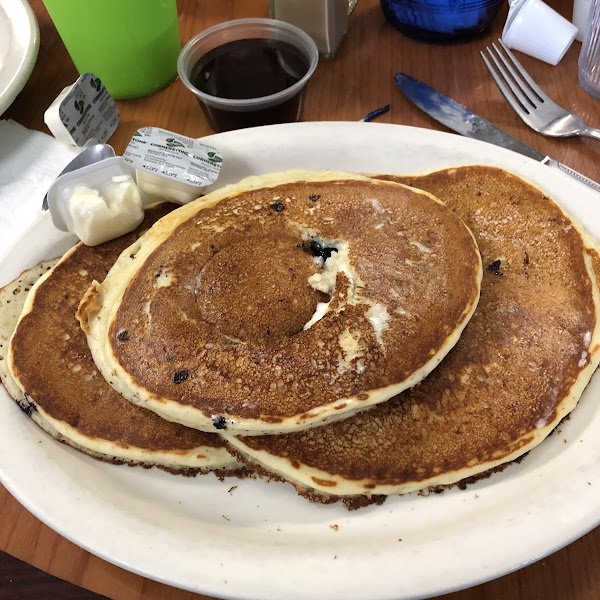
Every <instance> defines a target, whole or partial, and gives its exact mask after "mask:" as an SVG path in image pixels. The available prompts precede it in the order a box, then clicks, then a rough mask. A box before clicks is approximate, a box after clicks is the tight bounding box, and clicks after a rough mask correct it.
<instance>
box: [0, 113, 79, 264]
mask: <svg viewBox="0 0 600 600" xmlns="http://www.w3.org/2000/svg"><path fill="white" fill-rule="evenodd" d="M78 153H79V149H77V148H74V147H70V146H65V145H64V144H62V143H60V142H59V141H57V140H56V139H55V138H53V137H51V136H49V135H47V134H45V133H41V132H40V131H32V130H31V129H27V128H26V127H23V126H22V125H19V124H18V123H16V122H15V121H11V120H0V257H1V256H2V255H3V254H4V253H5V252H6V250H7V249H8V247H9V246H10V245H11V244H12V243H13V242H14V241H15V240H16V239H17V238H18V237H19V235H20V234H21V233H22V232H23V231H24V230H25V229H26V228H27V227H28V226H29V225H31V223H33V221H35V219H36V218H37V217H38V216H39V215H40V213H41V212H42V200H43V199H44V196H45V195H46V192H47V191H48V188H49V187H50V185H51V184H52V182H53V181H54V179H56V176H57V175H58V174H59V173H60V172H61V171H62V170H63V169H64V168H65V166H66V165H67V163H68V162H69V161H71V160H72V159H73V158H74V157H75V156H76V155H77V154H78Z"/></svg>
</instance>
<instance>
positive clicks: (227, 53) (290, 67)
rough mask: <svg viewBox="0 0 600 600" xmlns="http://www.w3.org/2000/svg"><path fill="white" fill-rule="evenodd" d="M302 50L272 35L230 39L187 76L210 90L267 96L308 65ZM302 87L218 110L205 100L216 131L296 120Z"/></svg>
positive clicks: (221, 95)
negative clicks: (246, 106)
mask: <svg viewBox="0 0 600 600" xmlns="http://www.w3.org/2000/svg"><path fill="white" fill-rule="evenodd" d="M308 67H309V64H308V61H307V59H306V56H305V55H304V54H303V53H302V52H301V51H300V50H298V49H297V48H296V47H295V46H293V45H291V44H289V43H287V42H283V41H280V40H274V39H263V38H253V39H246V40H235V41H233V42H228V43H227V44H223V45H222V46H218V47H217V48H215V49H213V50H211V51H210V52H208V53H207V54H205V55H204V56H203V57H202V58H201V59H200V60H199V61H198V62H197V63H196V64H195V65H194V67H193V69H192V72H191V78H190V79H191V82H192V84H193V85H194V86H195V87H196V88H197V89H198V90H200V91H202V92H204V93H205V94H209V95H211V96H216V97H219V98H229V99H237V100H241V99H249V98H261V97H263V96H270V95H271V94H276V93H277V92H280V91H282V90H285V89H287V88H289V87H290V86H292V85H294V83H296V82H297V81H299V80H300V79H302V77H304V75H305V74H306V72H307V71H308ZM303 95H304V93H303V90H301V91H299V92H298V93H297V94H295V95H294V96H292V97H291V98H289V99H287V100H285V101H283V102H281V103H279V104H276V105H275V106H270V107H268V108H264V109H261V110H250V111H239V110H235V109H234V110H222V109H219V108H215V107H213V106H208V105H206V104H204V103H203V102H202V101H201V100H200V99H199V102H200V106H201V107H202V110H203V111H204V114H205V115H206V117H207V119H208V121H209V123H210V125H211V127H212V128H213V129H215V130H216V131H227V130H230V129H241V128H244V127H254V126H257V125H270V124H273V123H289V122H292V121H296V120H297V119H298V117H299V114H300V110H301V107H302V98H303Z"/></svg>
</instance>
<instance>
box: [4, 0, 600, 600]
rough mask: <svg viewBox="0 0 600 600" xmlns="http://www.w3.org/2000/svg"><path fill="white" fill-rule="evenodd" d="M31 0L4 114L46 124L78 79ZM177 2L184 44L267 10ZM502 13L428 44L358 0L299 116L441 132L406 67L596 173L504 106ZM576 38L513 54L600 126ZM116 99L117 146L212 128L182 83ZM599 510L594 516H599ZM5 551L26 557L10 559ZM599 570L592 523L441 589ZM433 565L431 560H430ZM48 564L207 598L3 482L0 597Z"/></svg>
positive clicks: (82, 575) (531, 588) (145, 592)
mask: <svg viewBox="0 0 600 600" xmlns="http://www.w3.org/2000/svg"><path fill="white" fill-rule="evenodd" d="M548 3H549V4H550V5H551V6H553V7H554V8H555V9H556V10H558V11H559V12H561V13H562V14H563V15H564V16H566V17H567V18H570V16H571V11H572V2H571V0H549V1H548ZM30 4H31V6H32V8H33V9H34V11H35V13H36V16H37V18H38V21H39V25H40V34H41V45H40V52H39V57H38V60H37V63H36V66H35V68H34V71H33V74H32V77H31V79H30V80H29V82H28V83H27V85H26V86H25V88H24V90H23V91H22V92H21V94H20V95H19V96H18V97H17V99H16V101H15V102H14V104H13V105H12V107H11V108H10V109H9V110H8V111H7V112H6V113H5V114H4V118H12V119H14V120H16V121H18V122H19V123H21V124H22V125H25V126H27V127H30V128H32V129H38V130H40V131H46V132H47V129H46V127H45V125H44V123H43V112H44V110H45V109H46V108H47V107H48V106H49V105H50V103H51V102H52V101H53V100H54V98H55V97H56V96H57V95H58V94H59V92H60V91H61V90H62V89H63V88H64V87H65V86H67V85H69V84H71V83H73V82H74V81H75V79H76V78H77V76H78V73H77V71H76V70H75V67H74V66H73V63H72V61H71V60H70V58H69V56H68V54H67V52H66V50H65V47H64V45H63V43H62V41H61V40H60V38H59V36H58V34H57V32H56V30H55V28H54V26H53V24H52V22H51V20H50V18H49V16H48V13H47V12H46V10H45V8H44V6H43V4H42V2H41V0H30ZM178 9H179V15H180V29H181V37H182V42H183V43H185V42H187V40H189V39H190V38H191V37H192V36H193V35H195V34H196V33H198V32H199V31H201V30H202V29H204V28H206V27H208V26H211V25H214V24H216V23H219V22H222V21H225V20H228V19H232V18H238V17H256V16H267V15H268V2H267V0H218V1H211V0H180V1H178ZM506 12H507V8H506V7H503V8H502V10H501V12H500V14H499V15H498V17H497V19H496V20H495V22H494V24H493V26H492V28H491V30H490V31H489V32H488V33H486V34H484V35H483V36H481V37H480V38H478V39H475V40H470V41H468V42H464V43H458V44H452V45H439V44H425V43H422V42H417V41H414V40H411V39H409V38H407V37H404V36H402V35H401V34H400V33H399V32H397V31H396V30H394V29H393V28H392V27H391V26H390V25H389V24H388V23H386V22H385V20H384V18H383V16H382V13H381V10H380V7H379V2H378V1H377V0H358V4H357V6H356V9H355V10H354V12H353V13H352V15H351V17H350V22H349V28H348V33H347V36H346V39H345V40H344V42H343V44H342V46H341V48H340V50H339V52H338V54H337V56H336V57H335V58H334V59H333V60H331V61H327V62H326V61H322V62H321V63H320V64H319V66H318V68H317V70H316V72H315V74H314V76H313V78H312V80H311V81H310V84H309V87H308V90H307V95H306V101H305V106H304V112H303V120H305V121H331V120H340V121H344V120H349V121H357V120H359V119H360V118H362V117H363V116H365V115H366V114H367V113H369V112H370V111H371V110H373V109H375V108H378V107H380V106H383V105H385V104H390V105H391V110H390V112H389V113H387V114H386V115H384V116H383V117H381V118H380V119H379V120H380V121H381V122H388V123H399V124H405V125H414V126H418V127H426V128H431V129H439V130H444V128H443V127H442V126H441V125H439V124H438V123H437V122H435V121H434V120H432V119H431V118H430V117H428V116H427V115H425V114H424V113H422V112H420V111H419V110H418V109H417V108H415V107H414V106H412V105H411V104H410V103H409V102H408V101H407V100H406V99H405V98H404V97H403V96H402V95H401V94H400V93H399V92H398V91H397V90H396V88H395V86H394V83H393V80H392V78H393V75H394V74H395V73H396V72H399V71H403V72H405V73H408V74H410V75H413V76H415V77H417V78H418V79H420V80H422V81H424V82H425V83H427V84H429V85H431V86H432V87H434V88H436V89H437V90H439V91H441V92H443V93H444V94H446V95H448V96H450V97H451V98H453V99H455V100H456V101H458V102H460V103H461V104H464V105H465V106H468V107H469V108H471V109H472V110H473V111H475V112H477V113H478V114H480V115H482V116H484V117H485V118H487V119H489V120H490V121H492V122H493V123H495V124H496V125H498V126H499V127H501V128H503V129H504V130H506V131H507V132H509V133H510V134H512V135H514V136H515V137H518V138H519V139H521V140H522V141H524V142H526V143H527V144H530V145H531V146H533V147H535V148H537V149H538V150H539V151H541V152H543V153H546V154H548V155H550V156H552V157H553V158H555V159H557V160H559V161H561V162H563V163H565V164H567V165H569V166H571V167H573V168H575V169H577V170H578V171H580V172H581V173H583V174H584V175H587V176H588V177H591V178H592V179H596V180H600V142H598V141H595V140H590V139H583V138H571V139H552V138H545V137H543V136H541V135H539V134H537V133H535V132H533V131H531V130H530V129H528V128H527V127H526V126H525V125H524V124H523V123H522V122H521V121H520V119H519V118H518V117H517V116H516V115H515V114H514V113H513V112H512V110H511V109H510V108H509V107H508V105H507V104H506V103H505V101H504V99H503V98H502V96H501V95H500V93H499V91H498V90H497V88H496V86H495V85H494V83H493V82H492V80H491V78H490V77H489V75H488V74H487V71H486V70H485V67H484V65H483V62H482V61H481V58H480V57H479V50H480V49H482V48H483V47H484V46H485V45H487V44H489V43H490V42H492V41H494V40H496V39H497V38H498V37H499V36H500V34H501V31H502V25H503V23H504V20H505V17H506ZM580 47H581V45H580V44H579V43H578V42H575V43H574V44H573V46H572V47H571V48H570V50H569V51H568V52H567V54H566V56H565V57H564V58H563V60H562V61H561V63H560V64H559V65H558V66H557V67H552V66H550V65H547V64H545V63H542V62H540V61H537V60H535V59H533V58H530V57H527V56H523V55H519V58H520V59H521V60H522V63H523V64H524V66H525V67H526V68H527V69H528V70H529V71H530V73H531V74H532V76H533V77H534V79H536V80H537V82H538V83H539V85H540V86H541V87H542V88H544V89H545V90H546V92H547V93H548V94H549V95H550V96H551V97H553V98H554V99H555V101H556V102H558V103H559V104H561V105H562V106H564V107H565V108H568V109H569V110H572V111H574V112H576V113H577V114H579V115H580V116H581V117H582V118H583V119H584V120H586V121H587V122H588V124H589V125H591V126H594V127H598V128H600V102H599V101H597V100H594V99H593V98H591V97H590V96H589V95H587V94H586V93H585V92H584V91H583V90H582V89H581V88H580V87H579V84H578V81H577V56H578V53H579V49H580ZM118 106H119V110H120V114H121V122H120V126H119V129H118V130H117V132H116V133H115V134H114V136H113V137H112V139H111V140H110V141H111V144H112V145H113V146H114V147H115V150H116V151H117V153H122V152H123V150H124V149H125V147H126V145H127V143H128V141H129V139H130V138H131V135H132V134H133V132H134V131H135V130H136V129H137V128H138V127H142V126H145V125H154V126H160V127H165V128H166V129H170V130H172V131H177V132H180V133H183V134H185V135H188V136H192V137H201V136H204V135H207V134H210V133H212V132H211V130H210V128H209V126H208V124H207V123H206V120H205V119H204V116H203V114H202V112H201V111H200V109H199V107H198V105H197V103H196V101H195V99H194V98H193V96H192V95H191V94H190V93H189V92H188V91H187V89H186V88H185V87H184V86H183V84H182V83H181V82H180V81H175V82H174V83H173V84H171V85H170V86H169V87H168V88H166V89H165V90H163V91H161V92H158V93H157V94H154V95H152V96H149V97H147V98H141V99H137V100H129V101H120V102H118ZM565 509H568V507H565ZM598 519H599V521H600V515H598ZM549 526H551V524H549ZM515 543H518V540H515ZM2 551H4V552H6V553H8V554H10V555H12V556H14V557H16V558H18V559H20V560H22V561H25V563H26V564H25V565H23V564H22V563H16V562H15V561H13V560H12V559H11V558H10V557H8V556H6V555H5V554H3V553H2ZM28 565H33V566H34V567H37V568H38V569H41V570H42V571H43V572H42V573H40V572H39V571H37V570H36V569H33V568H31V567H28ZM599 568H600V529H596V530H594V531H592V532H591V533H589V534H588V535H586V536H584V537H583V538H581V539H580V540H578V541H576V542H574V543H572V544H571V545H569V546H567V547H566V548H564V549H563V550H561V551H559V552H557V553H555V554H553V555H551V556H549V557H547V558H544V559H542V560H540V561H539V562H537V563H535V564H533V565H530V566H528V567H526V568H524V569H521V570H519V571H517V572H515V573H512V574H509V575H506V576H504V577H502V578H500V579H497V580H495V581H492V582H489V583H486V584H482V585H479V586H477V587H474V588H471V589H469V590H463V591H459V592H455V593H452V594H448V595H446V596H443V598H444V599H445V600H506V599H511V600H536V599H543V600H597V599H598V598H600V580H599V579H598V577H597V573H598V570H599ZM11 569H12V570H13V571H14V577H12V578H11ZM434 572H435V566H432V573H434ZM45 573H49V574H51V575H53V576H56V577H58V578H61V579H63V580H66V581H68V582H71V583H73V584H76V585H77V586H81V588H83V589H81V588H77V587H72V586H67V587H65V588H64V590H62V591H61V594H64V595H63V596H61V597H63V598H65V599H75V598H77V599H81V600H84V599H89V600H94V599H96V598H97V596H94V595H93V594H88V593H86V591H85V590H92V591H93V592H96V593H98V594H102V595H104V596H106V597H108V598H111V599H114V600H142V599H144V600H146V599H147V600H191V599H199V598H205V597H204V596H200V595H197V594H193V593H190V592H186V591H182V590H177V589H174V588H171V587H168V586H166V585H163V584H160V583H156V582H153V581H150V580H148V579H144V578H143V577H140V576H138V575H135V574H133V573H129V572H127V571H125V570H123V569H120V568H118V567H116V566H114V565H111V564H109V563H108V562H105V561H103V560H101V559H99V558H97V557H95V556H93V555H91V554H90V553H88V552H86V551H85V550H83V549H81V548H79V547H77V546H76V545H74V544H73V543H71V542H69V541H68V540H66V539H64V538H62V537H61V536H59V535H58V534H56V533H55V532H53V531H52V530H51V529H49V528H48V527H46V526H45V525H44V524H42V523H41V522H40V521H39V520H38V519H36V518H35V517H34V516H33V515H31V514H30V513H29V512H28V511H27V510H25V509H24V508H23V507H22V506H21V505H20V504H19V503H18V502H17V501H16V500H15V499H14V498H13V497H12V496H11V495H10V494H9V493H8V492H7V491H6V489H5V488H3V487H1V486H0V597H1V598H3V599H4V598H19V599H23V600H28V599H29V598H38V597H40V598H51V597H52V596H51V595H50V594H51V593H53V590H55V589H56V588H55V587H53V586H56V580H54V579H53V578H52V577H50V576H47V575H45ZM432 576H434V575H432ZM8 580H11V581H10V584H9V583H7V581H8ZM34 582H35V583H34ZM40 585H41V587H40ZM44 585H45V586H46V588H44ZM2 586H4V587H2ZM44 590H46V594H44ZM5 592H6V594H5ZM8 594H12V596H10V595H8Z"/></svg>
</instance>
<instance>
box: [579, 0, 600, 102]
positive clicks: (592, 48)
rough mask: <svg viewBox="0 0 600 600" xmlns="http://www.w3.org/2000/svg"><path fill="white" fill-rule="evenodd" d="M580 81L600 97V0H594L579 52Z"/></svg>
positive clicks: (587, 89) (590, 91)
mask: <svg viewBox="0 0 600 600" xmlns="http://www.w3.org/2000/svg"><path fill="white" fill-rule="evenodd" d="M579 83H580V84H581V87H582V88H583V89H584V90H585V91H586V92H587V93H588V94H590V95H592V96H593V97H594V98H598V99H600V0H593V2H592V5H591V7H590V15H589V20H588V25H587V29H586V32H585V35H584V37H583V44H582V46H581V53H580V54H579Z"/></svg>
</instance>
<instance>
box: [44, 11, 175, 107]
mask: <svg viewBox="0 0 600 600" xmlns="http://www.w3.org/2000/svg"><path fill="white" fill-rule="evenodd" d="M44 4H45V5H46V8H47V9H48V12H49V13H50V17H51V18H52V21H53V22H54V25H55V26H56V29H57V30H58V33H59V34H60V37H61V38H62V40H63V42H64V44H65V46H66V47H67V50H68V52H69V54H70V56H71V58H72V59H73V62H74V63H75V67H76V68H77V70H78V71H79V73H93V74H94V75H96V76H98V77H99V78H100V79H101V80H102V83H103V84H104V85H105V87H106V89H107V90H108V92H109V94H110V95H111V96H112V97H113V98H116V99H125V98H139V97H141V96H147V95H148V94H152V93H154V92H157V91H158V90H160V89H162V88H164V87H165V86H167V85H168V84H169V83H171V81H173V80H174V79H175V77H176V76H177V57H178V56H179V52H180V51H181V39H180V36H179V21H178V20H177V6H176V4H175V0H85V1H84V2H74V1H73V0H44Z"/></svg>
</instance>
